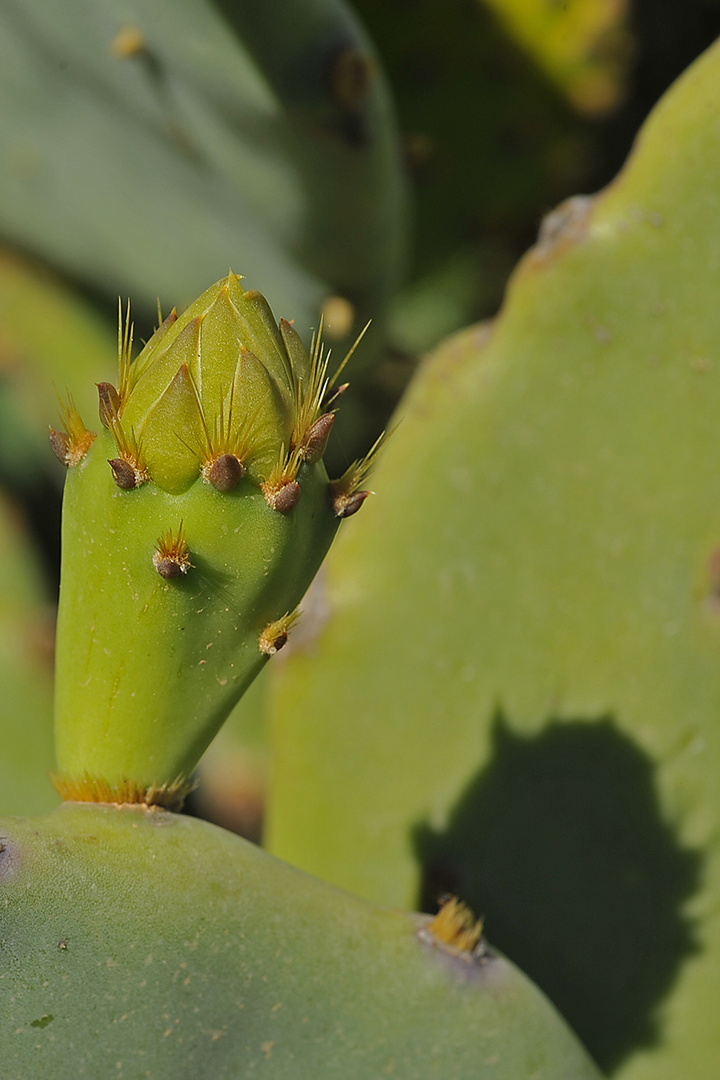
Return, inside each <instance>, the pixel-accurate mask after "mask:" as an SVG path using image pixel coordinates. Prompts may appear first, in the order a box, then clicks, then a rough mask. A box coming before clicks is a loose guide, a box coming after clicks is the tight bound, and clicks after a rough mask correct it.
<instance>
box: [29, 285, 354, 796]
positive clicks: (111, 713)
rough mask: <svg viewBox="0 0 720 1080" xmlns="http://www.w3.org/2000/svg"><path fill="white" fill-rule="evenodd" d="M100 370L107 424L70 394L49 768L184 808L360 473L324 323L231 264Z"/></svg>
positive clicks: (57, 443)
mask: <svg viewBox="0 0 720 1080" xmlns="http://www.w3.org/2000/svg"><path fill="white" fill-rule="evenodd" d="M118 352H119V376H118V385H117V386H114V385H111V384H110V383H100V384H99V386H98V393H99V399H100V408H99V412H100V421H101V426H100V430H99V433H98V434H97V435H95V434H94V433H93V432H90V431H88V429H87V428H86V427H85V425H84V423H83V421H82V420H81V418H80V416H79V414H78V412H77V410H76V409H75V407H74V405H73V403H72V401H69V403H68V404H67V406H66V407H65V408H64V409H63V421H64V426H63V430H62V431H51V436H50V441H51V444H52V447H53V449H54V451H55V453H56V454H57V456H58V457H59V458H60V459H61V460H62V461H64V462H65V464H67V465H68V466H70V469H69V473H68V478H67V483H66V488H65V499H64V506H63V539H62V544H63V555H62V574H61V589H60V609H59V614H58V631H57V677H56V686H57V690H56V719H55V725H56V740H57V758H58V769H59V771H58V774H57V775H56V777H55V783H56V786H57V788H58V790H59V791H60V793H61V794H62V795H63V796H64V797H66V798H70V799H81V800H91V801H120V802H158V803H163V804H165V805H170V806H173V805H178V804H179V803H180V802H181V801H182V798H183V795H184V793H185V792H186V791H187V789H188V784H189V779H190V776H191V773H192V770H193V768H194V767H195V765H196V763H197V761H198V759H199V758H200V755H201V754H202V752H203V750H204V749H205V747H206V746H207V744H208V743H209V742H210V740H211V739H212V737H213V735H214V734H215V733H216V731H217V729H218V728H219V727H220V725H221V724H222V722H223V720H224V719H225V717H226V716H227V715H228V713H229V711H230V710H231V709H232V707H233V705H234V704H235V703H236V701H237V700H238V698H239V697H240V695H241V694H242V693H243V691H244V690H245V689H246V687H247V686H248V685H249V683H250V682H251V681H252V679H253V678H254V677H255V675H256V674H257V673H258V671H259V670H260V668H261V667H262V665H263V663H265V662H266V661H267V659H268V657H269V656H271V655H273V654H274V653H275V652H277V650H278V649H279V648H281V647H282V645H283V644H284V643H285V641H286V639H287V633H288V629H289V627H290V626H291V625H292V622H293V621H294V619H295V617H296V615H295V608H296V605H297V604H298V602H299V601H300V599H301V597H302V595H303V593H304V591H305V589H306V588H307V586H308V584H309V583H310V581H311V579H312V577H313V575H314V574H315V571H316V570H317V568H318V566H319V564H320V562H321V560H322V558H323V556H324V555H325V552H326V551H327V549H328V547H329V545H330V542H331V540H332V538H333V535H334V533H335V530H336V528H337V526H338V523H339V521H340V520H341V518H342V517H344V516H347V506H348V501H350V502H352V501H353V500H354V501H355V502H356V503H357V504H358V506H359V505H360V504H361V502H362V498H361V497H360V496H361V493H360V492H358V491H356V490H355V489H356V488H357V486H358V480H359V478H360V477H361V476H363V475H364V469H363V463H362V462H361V463H358V462H355V463H354V464H353V466H351V468H350V469H349V470H348V472H347V473H346V474H345V476H344V477H340V479H339V480H335V481H333V482H332V483H330V482H329V481H328V477H327V473H326V471H325V467H324V465H323V462H322V456H323V452H324V449H325V444H326V442H327V439H328V436H329V434H330V429H331V427H332V419H333V413H332V412H329V411H328V410H327V407H326V406H325V404H324V403H325V401H326V400H327V398H328V396H329V391H330V389H331V388H330V380H329V379H328V376H327V355H325V354H324V353H323V349H322V345H321V343H320V336H319V334H318V335H317V337H316V339H315V340H314V342H313V346H312V349H311V353H310V355H308V353H307V351H306V350H305V347H304V345H303V344H302V341H301V339H300V337H299V335H298V334H297V332H296V331H295V330H294V329H293V327H292V325H291V324H290V323H288V322H285V321H281V323H280V325H279V326H278V325H277V324H276V323H275V321H274V318H273V315H272V312H271V311H270V308H269V306H268V304H267V301H266V300H265V299H264V297H262V296H261V295H260V294H259V293H256V292H250V291H245V290H244V289H243V288H242V286H241V285H240V279H239V277H238V276H237V275H235V274H230V275H229V276H228V277H227V278H225V279H224V280H222V281H220V282H218V283H217V284H216V285H213V287H212V288H210V289H208V291H207V292H206V293H204V294H203V296H201V297H200V299H199V300H197V301H195V303H194V304H192V305H191V306H190V307H189V308H188V309H187V310H186V311H185V312H184V313H183V314H182V315H181V316H180V317H178V316H177V315H176V314H175V312H174V311H173V312H171V314H170V315H169V316H168V317H167V318H166V319H165V321H164V322H163V323H162V324H161V325H160V326H159V328H158V329H157V331H156V332H155V334H154V335H153V336H152V338H151V339H150V340H149V341H148V343H147V344H146V345H145V347H144V348H143V349H142V351H141V352H140V353H139V355H138V356H137V357H136V358H135V359H134V360H133V359H132V327H131V326H130V321H129V316H126V318H125V320H124V325H123V320H122V319H121V327H120V341H119V349H118Z"/></svg>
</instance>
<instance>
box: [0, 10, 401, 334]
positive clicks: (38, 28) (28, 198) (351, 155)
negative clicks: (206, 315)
mask: <svg viewBox="0 0 720 1080" xmlns="http://www.w3.org/2000/svg"><path fill="white" fill-rule="evenodd" d="M0 52H1V53H2V56H3V64H2V68H1V69H0V95H1V96H2V100H3V109H2V114H1V115H0V159H1V160H2V162H3V167H2V187H1V188H0V230H1V231H2V232H3V233H4V234H5V236H6V237H7V238H8V239H10V240H11V241H12V242H13V243H15V244H18V245H20V246H22V247H24V248H26V249H28V250H30V251H33V252H35V253H37V254H39V255H41V256H42V257H44V258H45V259H47V260H48V261H49V262H51V263H52V264H54V265H55V266H57V267H60V268H61V269H63V270H65V271H68V272H70V273H71V274H73V275H74V276H75V277H76V278H78V279H80V280H82V281H84V282H88V283H90V284H91V285H92V287H93V288H94V289H96V290H99V289H100V290H105V291H106V292H108V293H109V294H110V295H111V296H112V297H113V298H114V297H115V296H116V295H117V294H118V293H122V294H123V295H128V294H130V295H132V296H133V298H134V300H135V301H137V303H138V308H139V309H141V308H144V310H145V311H150V312H154V310H155V303H156V297H157V296H158V294H159V296H160V300H161V302H162V304H163V306H164V307H165V308H167V307H168V306H169V305H170V303H177V304H178V305H179V306H180V307H182V306H183V305H184V304H185V303H187V302H189V301H191V300H192V299H193V298H194V297H195V296H196V295H198V293H199V292H201V290H202V288H204V286H205V285H206V283H207V282H208V281H212V280H214V279H215V278H216V277H217V275H218V270H222V269H224V268H226V267H227V266H228V265H231V266H232V267H233V268H235V269H239V268H242V270H243V272H244V273H247V274H251V275H252V279H253V281H254V282H255V283H256V284H257V285H258V287H259V288H261V289H264V290H266V291H267V292H268V293H269V294H271V295H272V296H273V297H274V298H275V301H276V303H277V304H278V306H279V307H280V308H281V309H282V310H283V311H286V312H288V313H289V314H290V315H292V316H294V317H295V318H296V320H297V325H298V328H299V330H300V332H301V333H302V334H303V336H304V335H305V333H306V331H307V330H308V329H309V327H310V326H312V325H316V324H317V312H318V309H319V307H320V305H321V303H322V302H323V301H324V300H325V299H326V298H327V296H328V295H329V294H334V293H339V294H341V295H343V296H344V297H346V298H347V299H349V300H350V301H351V304H352V305H353V307H354V308H356V309H359V310H358V313H357V319H356V321H360V320H361V319H362V317H363V315H364V313H365V312H367V311H370V312H371V313H373V314H377V315H380V316H381V315H382V309H383V306H384V303H385V299H386V296H387V294H388V293H389V292H391V291H392V290H393V289H394V287H395V285H396V280H397V276H398V273H399V265H400V262H401V259H402V248H403V244H404V231H405V222H404V214H403V210H402V203H403V196H402V180H401V171H400V162H399V155H398V152H397V146H396V138H395V132H394V124H393V119H392V115H391V109H390V105H389V99H388V96H387V93H386V90H385V86H384V82H383V77H382V74H381V71H380V66H379V62H378V60H377V59H376V57H375V56H374V54H373V51H372V48H371V46H370V44H369V42H368V40H367V37H366V35H365V34H364V33H363V31H362V30H361V29H360V27H359V26H358V24H357V22H356V20H355V18H354V17H353V16H352V14H351V13H350V12H349V10H348V9H347V8H346V7H345V5H344V4H343V3H342V2H341V0H313V2H310V3H308V2H305V3H298V4H287V3H286V4H282V5H276V4H270V5H265V6H262V5H258V4H256V3H252V2H251V0H243V2H238V3H232V4H231V3H221V2H217V3H215V2H213V0H186V2H184V3H183V4H182V5H181V6H178V5H177V4H175V3H173V2H172V0H143V2H142V3H141V2H139V0H136V2H131V3H125V2H123V3H121V2H120V0H80V2H78V3H75V4H73V5H72V7H71V8H61V7H58V6H57V5H53V4H46V3H44V2H43V0H9V2H8V3H7V4H4V5H3V6H2V11H1V12H0ZM360 325H362V322H360Z"/></svg>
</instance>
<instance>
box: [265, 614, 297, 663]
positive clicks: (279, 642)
mask: <svg viewBox="0 0 720 1080" xmlns="http://www.w3.org/2000/svg"><path fill="white" fill-rule="evenodd" d="M299 618H300V610H299V609H298V608H295V610H294V611H288V612H286V613H285V614H284V615H281V616H280V618H279V619H276V620H275V622H271V623H268V624H267V626H266V627H265V629H264V630H263V632H262V634H261V635H260V637H259V638H258V648H259V649H260V652H261V653H264V654H265V656H274V655H275V653H276V652H279V651H280V649H282V647H283V645H286V644H287V639H288V634H289V632H290V629H291V627H292V626H294V624H295V623H296V622H297V621H298V619H299Z"/></svg>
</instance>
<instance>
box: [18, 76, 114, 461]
mask: <svg viewBox="0 0 720 1080" xmlns="http://www.w3.org/2000/svg"><path fill="white" fill-rule="evenodd" d="M0 78H2V76H1V75H0ZM0 123H1V121H0ZM116 355H117V354H116V345H115V339H114V335H113V334H112V332H110V331H109V330H108V328H107V327H106V325H105V324H104V322H103V321H102V319H101V318H100V317H99V316H98V315H97V314H96V313H95V312H94V311H93V310H92V308H91V307H90V306H89V304H87V303H86V302H84V301H82V300H80V299H79V298H78V297H77V296H75V295H74V294H73V293H72V292H71V291H70V290H69V289H68V288H67V287H66V286H64V285H62V284H61V283H60V282H59V281H57V280H56V279H54V278H53V277H52V276H51V275H49V274H48V273H47V272H46V271H42V270H40V269H38V268H37V267H36V266H33V265H31V264H29V263H26V262H24V261H21V260H20V259H18V258H16V257H14V256H12V255H9V254H8V253H7V252H0V470H1V471H2V472H3V473H4V474H5V475H9V476H12V477H14V478H17V479H19V480H22V479H23V478H25V479H27V478H28V477H30V476H33V475H37V473H38V472H39V471H41V470H42V471H45V470H47V468H48V463H49V462H52V461H53V460H54V459H53V457H52V455H51V454H50V453H49V450H48V442H47V434H48V424H49V423H52V422H57V416H58V398H57V394H58V393H61V392H63V391H64V390H65V388H66V386H68V385H69V384H71V385H72V386H77V388H78V392H77V404H78V406H79V408H80V409H81V410H82V411H84V412H85V415H86V416H88V415H92V416H95V414H96V411H97V404H96V402H97V397H96V394H95V386H94V384H95V382H96V381H97V380H98V379H102V378H107V377H108V376H109V375H110V374H111V373H112V371H113V367H114V366H115V365H116ZM58 469H59V466H58Z"/></svg>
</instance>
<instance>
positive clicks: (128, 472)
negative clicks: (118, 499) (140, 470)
mask: <svg viewBox="0 0 720 1080" xmlns="http://www.w3.org/2000/svg"><path fill="white" fill-rule="evenodd" d="M108 465H109V466H110V468H111V469H112V474H113V480H114V481H115V483H116V484H117V486H118V487H119V488H122V490H123V491H130V490H131V489H132V488H134V487H137V486H138V476H137V470H136V469H134V468H133V467H132V465H131V464H130V462H129V461H125V459H124V458H120V457H116V458H108Z"/></svg>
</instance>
